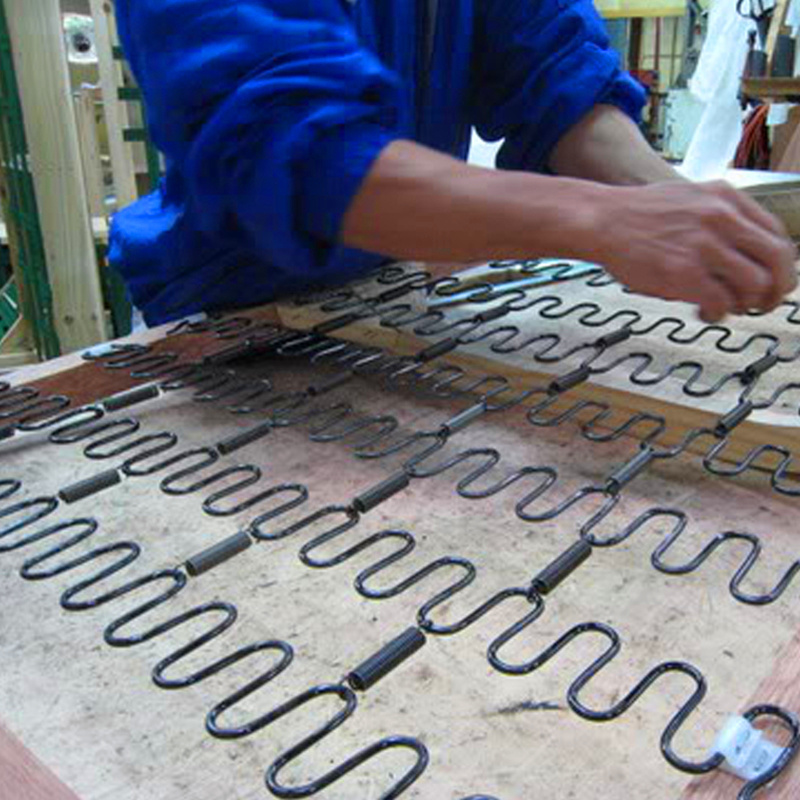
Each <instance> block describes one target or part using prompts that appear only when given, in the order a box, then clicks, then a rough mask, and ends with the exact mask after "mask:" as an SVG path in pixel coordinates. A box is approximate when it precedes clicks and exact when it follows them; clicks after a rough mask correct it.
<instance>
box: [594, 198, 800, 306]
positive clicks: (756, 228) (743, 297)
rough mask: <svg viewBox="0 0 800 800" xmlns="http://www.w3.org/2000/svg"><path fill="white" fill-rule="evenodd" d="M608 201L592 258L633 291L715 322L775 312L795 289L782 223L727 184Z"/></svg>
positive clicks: (792, 256)
mask: <svg viewBox="0 0 800 800" xmlns="http://www.w3.org/2000/svg"><path fill="white" fill-rule="evenodd" d="M609 201H610V202H609V203H607V204H606V205H605V206H604V207H603V208H602V209H601V210H600V211H599V212H598V214H599V219H598V220H596V221H597V222H598V223H599V224H598V229H599V232H600V233H599V242H600V252H599V254H598V258H597V260H598V261H599V262H600V263H602V264H604V265H605V266H607V268H608V270H609V272H610V273H611V274H612V275H614V277H616V278H617V279H618V280H620V281H621V282H622V283H624V284H625V285H626V286H629V287H630V288H631V289H632V290H634V291H636V292H640V293H641V294H648V295H654V296H656V297H662V298H664V299H666V300H683V301H685V302H689V303H696V304H697V305H698V306H699V307H700V317H701V319H703V320H704V321H706V322H716V321H718V320H720V319H722V317H724V316H725V315H726V314H728V313H740V314H741V313H744V312H746V311H748V310H760V311H769V310H772V309H773V308H775V307H776V306H777V305H778V304H779V303H780V302H781V300H782V299H783V297H784V296H785V295H786V294H787V293H789V292H791V291H792V290H793V289H794V288H795V287H796V286H797V271H796V268H795V259H796V258H797V252H796V249H795V246H794V245H793V244H792V242H791V241H790V240H789V238H788V236H787V234H786V230H785V228H784V227H783V224H782V223H781V222H780V221H779V220H778V219H777V218H775V217H773V216H772V215H771V214H769V213H767V212H766V211H764V210H763V209H762V208H761V207H760V206H759V205H758V203H756V202H755V201H754V200H753V199H751V198H750V197H748V196H747V195H745V194H743V193H742V192H739V191H737V190H736V189H734V188H733V187H732V186H730V184H727V183H724V182H714V183H705V184H692V183H688V182H687V183H684V182H676V183H664V184H653V185H650V186H644V187H620V188H614V189H612V190H610V193H609Z"/></svg>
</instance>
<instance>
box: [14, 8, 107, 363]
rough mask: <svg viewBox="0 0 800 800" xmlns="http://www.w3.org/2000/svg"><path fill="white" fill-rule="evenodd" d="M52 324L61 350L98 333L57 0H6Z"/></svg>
mask: <svg viewBox="0 0 800 800" xmlns="http://www.w3.org/2000/svg"><path fill="white" fill-rule="evenodd" d="M6 14H7V16H8V23H9V27H10V32H11V42H12V49H13V55H14V65H15V68H16V72H17V81H18V84H19V90H20V95H21V99H22V107H23V114H24V116H25V130H26V134H27V139H28V146H29V149H30V161H31V171H32V173H33V180H34V185H35V188H36V199H37V203H38V208H39V218H40V222H41V226H42V235H43V238H44V245H45V253H46V256H47V270H48V274H49V277H50V286H51V289H52V292H53V308H54V316H55V319H54V323H55V327H56V332H57V334H58V337H59V340H60V342H61V348H62V351H63V352H71V351H73V350H76V349H77V348H79V347H85V346H87V345H91V344H95V343H96V342H99V341H102V340H103V339H104V338H105V320H104V310H103V301H102V291H101V288H100V276H99V273H98V266H97V256H96V254H95V249H94V236H93V232H92V223H91V216H90V214H89V208H88V205H87V203H86V188H85V183H84V179H83V169H82V166H81V154H80V147H79V144H78V133H77V126H76V122H75V114H74V112H73V106H72V97H71V88H70V83H69V73H68V70H67V61H66V48H65V42H64V33H63V30H62V22H61V8H60V3H59V0H37V2H35V3H31V2H30V0H7V3H6Z"/></svg>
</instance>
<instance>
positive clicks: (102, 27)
mask: <svg viewBox="0 0 800 800" xmlns="http://www.w3.org/2000/svg"><path fill="white" fill-rule="evenodd" d="M91 10H92V19H94V31H95V47H96V48H97V59H98V66H99V69H100V85H101V86H102V88H103V111H104V114H105V117H106V127H107V128H108V146H109V150H110V152H111V169H112V171H113V173H114V190H115V192H116V196H117V208H124V207H125V206H127V205H130V204H131V203H133V202H134V201H135V200H136V198H137V197H138V193H137V191H136V169H135V165H134V158H133V150H132V148H131V147H130V145H128V144H126V143H125V141H124V138H123V131H124V130H125V129H126V128H128V127H130V124H131V120H130V117H129V114H128V109H127V106H126V105H125V103H124V102H122V101H121V100H120V98H119V93H118V92H119V89H120V87H121V86H122V67H121V65H120V63H119V61H117V60H115V58H114V53H113V44H114V42H115V41H116V34H115V31H116V27H115V24H114V11H113V8H112V6H111V3H109V2H104V0H91Z"/></svg>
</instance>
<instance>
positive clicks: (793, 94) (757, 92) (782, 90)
mask: <svg viewBox="0 0 800 800" xmlns="http://www.w3.org/2000/svg"><path fill="white" fill-rule="evenodd" d="M742 91H743V92H744V94H745V96H746V97H755V98H758V99H764V100H783V101H786V100H787V99H789V98H797V97H800V78H745V79H743V80H742Z"/></svg>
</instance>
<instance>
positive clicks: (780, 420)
mask: <svg viewBox="0 0 800 800" xmlns="http://www.w3.org/2000/svg"><path fill="white" fill-rule="evenodd" d="M277 311H278V314H279V317H280V321H281V323H282V324H283V325H285V326H286V327H289V328H294V329H296V330H310V329H311V328H313V327H314V325H316V324H317V323H319V322H321V321H322V320H324V319H327V318H329V316H330V315H328V314H325V313H323V312H321V311H320V310H319V309H318V308H317V307H315V306H310V305H303V306H296V305H293V304H279V305H278V306H277ZM335 335H336V337H337V338H342V339H346V340H347V341H351V342H355V343H358V344H364V345H370V346H376V347H381V348H386V349H387V350H389V351H391V352H392V353H396V354H399V355H412V354H415V353H418V352H419V351H420V350H422V349H423V348H424V347H426V346H428V345H429V344H430V343H431V341H430V340H427V339H423V338H421V337H419V336H415V335H413V334H411V333H408V332H406V331H401V330H397V329H393V328H385V327H381V326H379V325H377V324H376V323H375V322H374V321H370V320H367V321H363V322H357V323H354V324H353V325H349V326H347V327H346V328H342V329H341V330H339V331H337V332H336V334H335ZM443 360H445V361H446V362H448V363H451V364H454V365H455V366H458V367H461V368H463V369H464V370H466V372H467V373H468V374H470V375H487V374H489V375H498V374H499V375H502V376H503V377H505V378H507V379H508V381H509V383H510V384H511V386H513V387H514V388H515V389H518V390H526V389H530V388H531V387H533V386H546V385H547V384H548V383H549V382H550V381H551V380H552V378H553V372H552V371H550V372H547V371H544V370H543V369H540V368H539V367H538V366H537V368H533V367H531V366H528V365H527V364H525V365H520V363H519V361H517V362H516V363H512V361H511V357H510V356H509V355H502V356H498V355H495V354H493V353H491V352H489V350H488V348H475V347H471V348H459V349H458V350H456V351H454V352H451V353H448V354H447V356H446V357H445V358H444V359H443ZM660 395H661V396H660ZM568 397H569V399H570V400H571V401H575V400H588V401H594V402H607V403H609V404H610V405H611V407H612V408H613V409H616V410H618V411H622V412H627V413H629V414H633V413H636V412H639V411H641V412H646V413H650V414H656V415H660V416H663V417H665V419H666V420H667V422H668V423H669V426H668V428H667V430H666V431H665V433H664V434H663V435H662V437H661V438H660V440H659V441H660V442H661V443H663V444H665V445H673V444H676V443H678V442H680V441H681V440H682V439H683V436H684V434H685V432H686V430H687V429H689V428H694V427H713V426H714V425H715V424H716V421H717V420H718V419H719V416H720V415H721V414H722V413H724V412H725V411H726V410H727V409H726V408H724V407H723V406H719V404H717V405H718V408H717V409H714V410H709V408H708V407H706V408H704V407H701V406H700V405H699V404H698V403H697V402H690V398H688V397H683V398H681V397H680V396H676V397H674V399H665V397H664V396H663V394H662V393H661V392H659V394H656V393H655V392H652V391H648V390H647V389H640V388H637V387H635V386H633V385H632V384H630V383H627V382H625V380H624V379H621V378H619V377H618V376H615V375H613V374H611V375H607V376H603V377H600V378H597V379H595V380H593V381H592V382H587V383H583V384H579V385H578V386H576V387H575V388H573V389H572V390H571V391H570V392H569V395H568ZM709 405H713V402H712V403H709ZM751 419H752V421H750V420H748V421H746V422H744V423H742V424H741V425H740V426H739V427H737V428H736V429H735V430H734V431H733V433H732V434H731V436H730V445H729V447H728V448H727V449H726V451H725V453H724V454H723V456H722V457H723V458H724V460H735V459H739V458H741V457H743V456H744V455H746V454H747V453H749V452H750V451H751V450H752V448H753V447H756V446H758V445H762V444H764V443H767V442H769V443H776V444H782V445H784V446H785V447H787V448H789V449H790V450H792V451H793V452H796V453H800V425H798V424H787V423H786V418H785V417H783V416H781V415H778V414H775V413H771V412H760V413H759V414H756V415H754V417H753V418H751ZM708 447H709V443H708V441H707V440H699V441H698V442H696V443H693V444H692V445H691V446H690V448H689V449H690V450H691V451H692V452H700V453H705V452H707V450H708Z"/></svg>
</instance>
